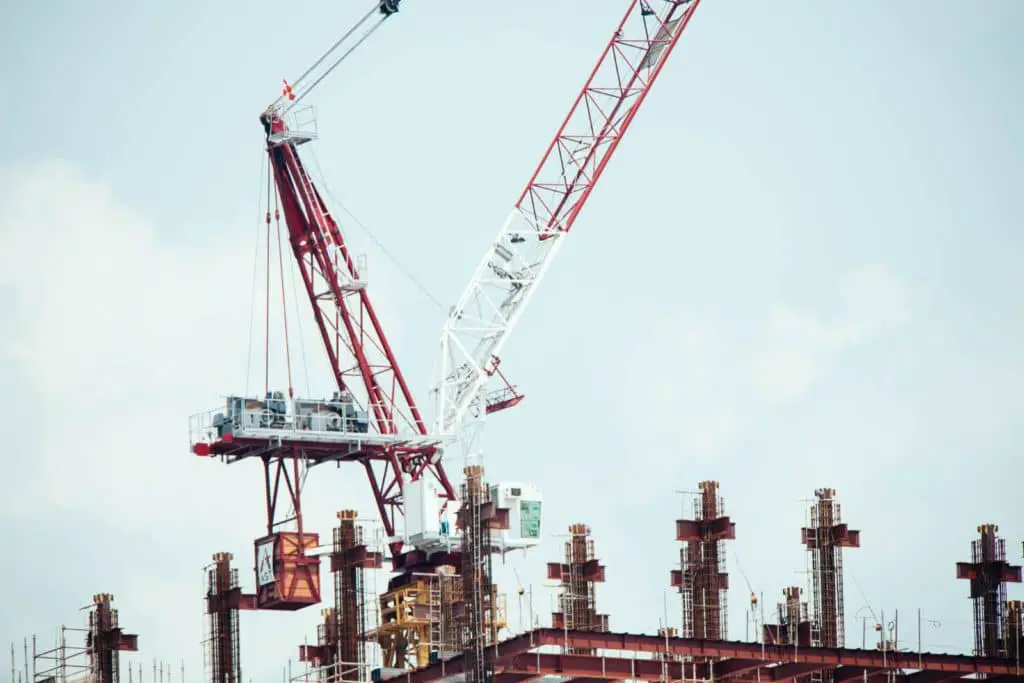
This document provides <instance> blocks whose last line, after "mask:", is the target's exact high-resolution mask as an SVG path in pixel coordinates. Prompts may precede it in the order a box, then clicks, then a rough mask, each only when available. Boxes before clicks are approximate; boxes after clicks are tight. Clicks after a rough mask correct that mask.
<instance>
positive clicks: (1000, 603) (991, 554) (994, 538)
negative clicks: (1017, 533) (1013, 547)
mask: <svg viewBox="0 0 1024 683" xmlns="http://www.w3.org/2000/svg"><path fill="white" fill-rule="evenodd" d="M998 532H999V527H998V526H996V525H995V524H982V525H981V526H979V527H978V538H977V539H975V540H974V541H971V561H970V562H957V564H956V578H958V579H966V580H968V581H970V586H971V600H972V601H973V602H974V652H975V654H977V655H978V656H979V657H1008V656H1010V649H1009V646H1010V640H1009V637H1008V629H1007V616H1008V615H1007V604H1006V584H1007V583H1020V582H1021V568H1020V566H1019V565H1011V564H1010V563H1009V562H1007V561H1006V541H1005V540H1003V539H1002V538H1000V537H999V533H998Z"/></svg>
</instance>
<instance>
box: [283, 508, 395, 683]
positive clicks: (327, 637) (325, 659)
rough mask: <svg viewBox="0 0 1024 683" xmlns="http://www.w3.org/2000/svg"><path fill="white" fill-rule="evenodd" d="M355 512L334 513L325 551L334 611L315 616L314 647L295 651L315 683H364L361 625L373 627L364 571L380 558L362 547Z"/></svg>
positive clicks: (366, 665) (364, 632) (370, 589)
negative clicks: (334, 523)
mask: <svg viewBox="0 0 1024 683" xmlns="http://www.w3.org/2000/svg"><path fill="white" fill-rule="evenodd" d="M357 518H358V515H357V513H356V511H355V510H342V511H341V512H339V513H338V526H337V527H336V528H335V529H334V532H333V538H332V541H333V542H332V546H331V573H332V575H333V577H334V606H333V607H330V608H327V609H325V610H323V611H322V612H321V615H322V617H323V621H322V622H321V623H320V625H319V626H318V627H317V644H316V645H312V646H310V645H304V646H302V647H300V648H299V660H300V661H303V662H307V663H310V664H312V665H313V671H312V673H313V679H312V680H315V681H318V682H320V683H356V682H360V681H365V680H368V678H369V670H370V668H371V667H370V666H369V662H368V659H367V653H366V636H367V633H368V629H367V624H373V623H375V622H376V619H375V618H374V617H375V607H376V604H377V600H376V595H375V590H374V584H373V582H372V580H368V578H369V577H370V576H372V575H368V574H367V572H366V570H368V569H369V570H373V569H380V568H381V567H383V565H384V556H383V554H382V553H381V552H380V551H379V550H376V549H374V550H371V549H370V547H369V546H368V545H367V539H366V529H365V525H363V524H362V523H360V522H359V521H358V519H357ZM377 545H379V544H378V543H375V544H374V546H375V548H376V546H377Z"/></svg>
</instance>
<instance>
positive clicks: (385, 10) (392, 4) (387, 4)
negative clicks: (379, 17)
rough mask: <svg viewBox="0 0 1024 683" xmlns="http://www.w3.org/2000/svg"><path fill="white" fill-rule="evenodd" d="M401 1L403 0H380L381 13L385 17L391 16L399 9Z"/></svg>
mask: <svg viewBox="0 0 1024 683" xmlns="http://www.w3.org/2000/svg"><path fill="white" fill-rule="evenodd" d="M401 1H402V0H380V13H381V14H383V15H384V16H385V17H390V16H391V15H392V14H394V13H396V12H397V11H398V3H400V2H401Z"/></svg>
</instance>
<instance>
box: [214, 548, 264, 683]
mask: <svg viewBox="0 0 1024 683" xmlns="http://www.w3.org/2000/svg"><path fill="white" fill-rule="evenodd" d="M232 559H234V556H233V555H232V554H231V553H214V555H213V564H212V565H211V566H210V567H208V568H207V571H206V614H207V616H208V617H209V632H208V633H207V637H206V640H205V641H204V643H203V660H204V661H203V664H204V668H205V670H206V673H207V676H208V679H209V680H210V681H212V683H241V681H242V664H241V652H240V644H239V640H238V612H239V610H254V609H257V598H256V596H255V595H252V594H246V593H243V592H242V588H241V586H240V585H239V583H238V570H237V569H235V568H234V567H232V566H231V560H232Z"/></svg>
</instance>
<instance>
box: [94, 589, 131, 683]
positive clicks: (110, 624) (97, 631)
mask: <svg viewBox="0 0 1024 683" xmlns="http://www.w3.org/2000/svg"><path fill="white" fill-rule="evenodd" d="M92 601H93V609H92V611H91V612H90V613H89V633H88V635H87V636H86V640H85V647H86V650H87V652H88V653H89V669H90V672H91V674H92V682H93V683H118V681H120V680H121V673H120V657H119V653H120V652H136V651H137V650H138V649H139V637H138V636H137V635H135V634H132V633H125V632H124V631H123V630H122V629H121V626H120V625H119V624H118V620H117V610H116V609H114V608H113V607H112V606H111V604H112V603H113V601H114V596H113V595H111V594H110V593H97V594H96V595H94V596H93V599H92Z"/></svg>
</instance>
